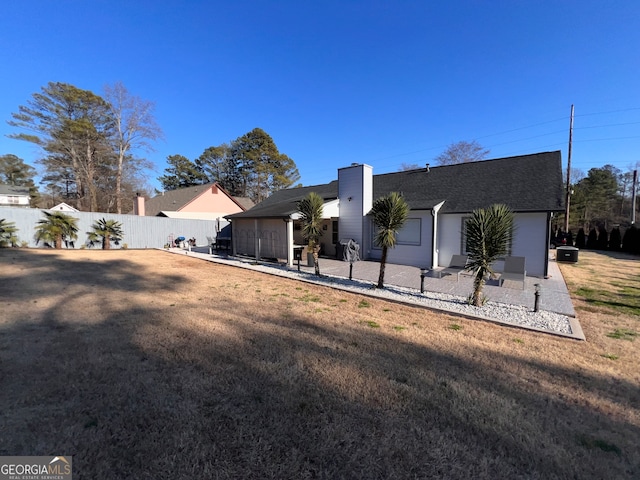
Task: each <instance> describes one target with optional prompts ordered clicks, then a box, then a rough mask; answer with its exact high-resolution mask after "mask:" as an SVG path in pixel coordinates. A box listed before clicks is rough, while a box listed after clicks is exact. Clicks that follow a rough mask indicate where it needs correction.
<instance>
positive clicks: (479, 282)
mask: <svg viewBox="0 0 640 480" xmlns="http://www.w3.org/2000/svg"><path fill="white" fill-rule="evenodd" d="M484 276H485V272H484V271H483V270H482V269H480V270H478V272H476V276H475V278H474V279H473V296H472V298H471V303H472V304H473V305H474V306H476V307H481V306H482V289H483V287H484Z"/></svg>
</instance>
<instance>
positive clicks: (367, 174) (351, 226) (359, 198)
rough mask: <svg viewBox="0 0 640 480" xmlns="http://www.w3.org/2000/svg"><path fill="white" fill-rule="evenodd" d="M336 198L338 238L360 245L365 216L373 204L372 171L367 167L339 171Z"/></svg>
mask: <svg viewBox="0 0 640 480" xmlns="http://www.w3.org/2000/svg"><path fill="white" fill-rule="evenodd" d="M338 198H339V200H340V207H339V208H340V220H339V222H340V223H339V231H340V238H352V239H354V240H355V241H357V242H358V243H359V244H360V245H362V244H363V239H364V226H365V225H364V220H365V215H366V214H367V213H369V211H370V210H371V205H372V204H373V169H372V168H371V167H370V166H369V165H354V166H351V167H347V168H341V169H339V170H338Z"/></svg>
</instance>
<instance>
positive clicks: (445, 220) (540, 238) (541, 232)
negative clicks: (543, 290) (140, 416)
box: [438, 213, 548, 276]
mask: <svg viewBox="0 0 640 480" xmlns="http://www.w3.org/2000/svg"><path fill="white" fill-rule="evenodd" d="M469 216H470V214H465V215H461V214H445V215H439V216H438V218H439V226H438V246H439V253H438V255H439V265H440V266H441V267H446V266H448V265H449V262H450V261H451V256H452V255H458V254H460V253H462V219H463V218H466V217H469ZM546 235H547V214H546V213H516V214H515V231H514V238H513V244H512V249H511V255H513V256H516V257H525V258H526V268H527V275H529V276H542V275H544V270H545V261H546V255H545V254H546V250H545V249H547V248H548V245H547V238H546ZM502 265H503V262H502V261H499V262H496V264H495V269H496V270H497V271H500V270H502Z"/></svg>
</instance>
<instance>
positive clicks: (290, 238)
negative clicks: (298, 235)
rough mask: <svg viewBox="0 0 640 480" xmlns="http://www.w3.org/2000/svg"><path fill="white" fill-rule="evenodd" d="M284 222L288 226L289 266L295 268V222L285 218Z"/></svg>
mask: <svg viewBox="0 0 640 480" xmlns="http://www.w3.org/2000/svg"><path fill="white" fill-rule="evenodd" d="M284 222H285V223H286V224H287V225H286V229H287V235H286V237H287V240H286V242H287V265H288V266H290V267H293V220H292V219H291V218H285V219H284Z"/></svg>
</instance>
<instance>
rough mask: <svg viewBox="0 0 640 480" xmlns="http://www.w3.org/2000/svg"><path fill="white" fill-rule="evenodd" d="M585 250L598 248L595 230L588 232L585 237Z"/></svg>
mask: <svg viewBox="0 0 640 480" xmlns="http://www.w3.org/2000/svg"><path fill="white" fill-rule="evenodd" d="M587 248H589V249H591V250H596V249H597V248H598V233H597V232H596V229H595V228H592V229H591V230H589V236H588V237H587Z"/></svg>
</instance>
